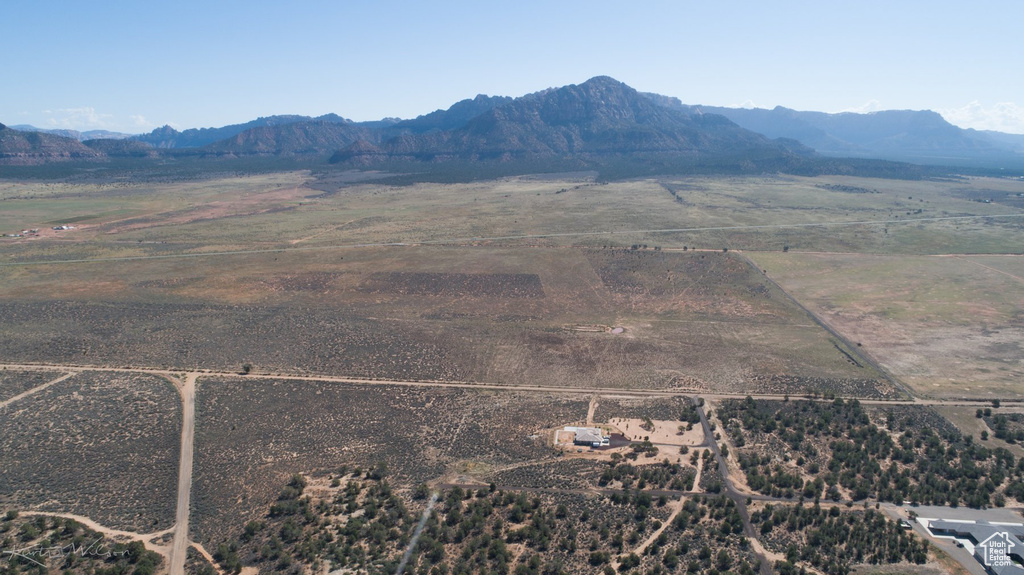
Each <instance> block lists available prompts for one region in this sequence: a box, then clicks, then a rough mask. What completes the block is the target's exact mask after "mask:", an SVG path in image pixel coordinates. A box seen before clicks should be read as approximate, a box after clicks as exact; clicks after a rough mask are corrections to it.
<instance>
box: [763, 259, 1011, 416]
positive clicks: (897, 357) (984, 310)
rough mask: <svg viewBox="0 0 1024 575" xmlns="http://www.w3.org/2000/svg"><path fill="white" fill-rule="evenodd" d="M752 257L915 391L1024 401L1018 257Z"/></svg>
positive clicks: (938, 395)
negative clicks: (1021, 399) (1021, 382)
mask: <svg viewBox="0 0 1024 575" xmlns="http://www.w3.org/2000/svg"><path fill="white" fill-rule="evenodd" d="M751 257H752V258H753V259H754V260H755V261H756V262H757V263H758V265H759V266H761V267H763V268H766V269H767V270H768V273H769V275H770V276H771V277H772V278H773V279H775V280H777V281H778V282H779V283H780V284H781V285H782V286H783V287H784V288H785V289H786V290H787V291H788V292H789V293H791V294H792V295H794V296H795V297H796V298H797V299H798V300H800V301H801V302H802V303H803V304H804V305H806V306H807V307H809V308H810V309H811V310H812V311H813V312H814V313H816V314H817V315H818V316H819V317H822V318H823V319H824V320H825V321H827V322H828V323H829V324H830V325H832V326H833V327H834V328H835V329H837V330H838V331H839V332H840V333H843V334H844V335H845V336H846V337H847V339H849V340H851V341H855V342H860V343H862V345H863V349H864V350H865V351H867V352H868V353H869V354H871V355H872V356H874V357H875V358H876V359H877V360H878V361H879V362H880V363H881V364H882V366H883V367H884V368H885V369H886V370H888V371H889V372H890V373H892V374H893V375H895V376H896V377H897V378H899V379H900V380H901V381H903V382H904V383H906V384H908V385H910V386H911V387H912V388H913V389H914V391H915V392H916V393H918V394H920V395H922V396H926V397H927V396H933V397H976V398H989V397H1004V398H1020V397H1024V390H1022V389H1021V387H1020V380H1021V377H1022V376H1024V348H1022V347H1021V342H1024V280H1022V279H1020V277H1016V274H1013V272H1015V271H1018V270H1019V269H1020V268H1022V267H1024V256H971V257H969V258H968V257H924V256H916V257H911V256H877V255H857V254H795V253H788V254H766V253H763V254H751ZM1021 277H1024V276H1021Z"/></svg>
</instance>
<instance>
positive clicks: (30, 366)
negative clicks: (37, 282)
mask: <svg viewBox="0 0 1024 575" xmlns="http://www.w3.org/2000/svg"><path fill="white" fill-rule="evenodd" d="M2 368H7V369H18V370H26V371H31V370H37V371H71V372H79V371H109V372H112V373H148V374H153V375H162V376H164V377H170V378H175V377H180V376H181V374H182V373H186V372H187V373H191V374H193V375H195V376H197V377H198V376H202V377H245V378H246V379H274V380H284V381H316V382H327V383H350V384H356V385H392V386H405V387H451V388H459V389H486V390H489V391H524V392H534V393H561V394H570V395H584V394H591V395H596V396H601V395H614V396H620V397H698V396H699V397H703V398H706V399H710V400H721V399H743V398H745V397H747V396H749V397H752V398H753V399H766V400H775V401H784V400H786V399H790V398H792V399H800V400H811V401H820V402H825V403H831V402H832V401H833V400H832V399H826V398H823V397H815V398H808V397H804V396H799V395H796V394H794V395H792V396H790V395H785V394H774V393H723V392H699V391H694V390H691V389H686V390H683V389H679V390H672V389H665V390H645V389H621V388H617V387H549V386H543V385H504V384H500V383H474V382H468V381H424V380H420V381H409V380H393V379H364V378H356V377H341V376H328V375H292V374H287V373H250V374H248V375H244V376H243V375H240V374H238V373H237V372H232V371H215V370H210V369H198V370H191V371H190V370H188V369H167V368H153V367H107V366H98V365H67V364H63V365H62V364H43V363H0V369H2ZM993 399H999V400H1001V401H1002V402H1003V405H1004V407H1008V406H1010V405H1021V402H1020V401H1019V400H1018V399H1015V398H1001V397H991V398H985V399H981V398H979V399H921V398H913V399H892V400H890V399H858V400H857V401H859V402H860V403H861V404H862V405H931V406H942V405H945V406H951V407H983V406H985V405H989V404H990V403H991V401H992V400H993Z"/></svg>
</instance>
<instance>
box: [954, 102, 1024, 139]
mask: <svg viewBox="0 0 1024 575" xmlns="http://www.w3.org/2000/svg"><path fill="white" fill-rule="evenodd" d="M938 112H939V113H940V114H942V117H943V118H945V119H946V121H947V122H949V123H950V124H954V125H956V126H960V127H961V128H974V129H976V130H995V131H997V132H1009V133H1011V134H1024V107H1021V106H1018V105H1017V104H1015V103H1013V102H1000V103H998V104H993V105H991V106H986V105H984V104H981V103H980V102H978V101H977V100H975V101H974V102H971V103H970V104H967V105H966V106H963V107H960V108H950V109H947V110H938Z"/></svg>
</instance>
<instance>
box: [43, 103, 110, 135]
mask: <svg viewBox="0 0 1024 575" xmlns="http://www.w3.org/2000/svg"><path fill="white" fill-rule="evenodd" d="M43 113H44V114H46V115H48V116H49V118H47V119H46V124H47V127H49V128H63V129H67V130H99V129H105V128H107V126H108V125H109V121H110V119H111V118H113V117H114V115H113V114H101V113H99V112H97V111H96V108H93V107H91V106H84V107H81V108H59V109H56V110H44V111H43Z"/></svg>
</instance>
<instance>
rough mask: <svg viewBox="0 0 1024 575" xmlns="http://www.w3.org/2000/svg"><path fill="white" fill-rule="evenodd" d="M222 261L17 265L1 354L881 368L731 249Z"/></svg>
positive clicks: (324, 362)
mask: <svg viewBox="0 0 1024 575" xmlns="http://www.w3.org/2000/svg"><path fill="white" fill-rule="evenodd" d="M275 260H276V261H275ZM216 261H217V264H218V265H217V266H216V267H210V266H195V265H193V264H194V263H195V262H192V261H188V262H186V261H183V260H141V261H128V262H116V263H81V264H63V265H61V266H31V267H28V266H27V267H21V268H16V269H14V270H13V271H12V272H11V273H10V274H9V275H8V276H7V277H6V278H3V279H0V284H3V285H4V287H5V288H7V289H6V293H7V294H9V295H8V297H7V298H5V300H4V301H0V309H2V311H3V313H4V315H5V317H7V318H8V319H7V321H6V322H5V323H4V324H3V325H2V326H0V348H2V349H3V350H4V353H5V355H6V359H8V360H12V361H13V360H17V361H34V362H58V363H65V362H72V363H90V364H99V365H142V366H162V367H168V368H175V369H177V368H210V369H218V370H239V369H240V368H241V365H242V364H243V363H252V364H253V365H254V366H256V368H257V370H259V371H265V372H270V373H280V372H313V373H327V374H334V375H349V376H359V377H372V378H380V379H397V380H454V381H471V382H484V383H498V384H509V385H545V386H554V387H587V386H591V387H593V386H600V387H617V388H635V389H681V390H692V391H701V390H715V391H737V392H743V391H748V390H763V391H773V392H783V393H803V392H806V391H814V390H818V391H820V389H819V388H820V387H821V385H823V384H822V381H823V380H825V379H830V380H836V381H847V382H867V384H866V387H865V389H864V390H863V391H864V393H865V394H867V395H869V396H876V395H877V393H876V392H874V390H873V384H872V382H875V381H876V380H878V379H879V374H878V373H877V372H875V371H874V370H872V369H871V368H869V367H862V366H857V365H855V364H853V363H851V362H850V361H849V360H848V358H847V356H846V355H845V354H844V352H843V351H842V350H840V349H837V345H838V344H837V342H834V341H832V340H830V338H829V337H828V335H827V333H826V332H825V331H824V330H822V329H821V328H820V327H818V326H817V325H815V324H814V322H813V320H812V318H810V317H809V316H807V314H805V313H804V312H803V311H802V310H800V309H799V308H798V307H796V306H795V305H793V304H792V303H791V302H790V301H788V300H787V299H786V298H785V297H784V295H783V294H781V292H779V291H778V290H777V289H776V288H775V287H774V286H772V285H771V284H770V282H768V281H767V280H766V279H765V278H764V277H763V276H762V274H760V273H759V272H758V271H757V270H755V269H754V268H752V267H751V266H750V265H748V264H747V263H746V262H745V261H744V259H743V258H742V257H740V256H735V255H733V254H726V253H721V252H667V251H655V250H653V249H647V250H643V249H640V250H628V249H625V250H624V249H604V250H602V249H580V248H541V247H537V248H526V249H514V248H498V247H486V246H481V247H474V246H465V247H444V246H436V247H435V246H430V247H427V246H424V247H391V248H384V247H377V248H364V249H360V250H353V251H350V252H345V253H344V254H342V253H338V252H334V253H330V254H313V253H301V254H290V255H288V256H287V257H284V256H278V255H277V254H273V255H271V254H266V255H245V256H236V257H231V258H219V259H217V260H216ZM614 327H621V328H623V330H624V331H623V333H612V330H613V328H614Z"/></svg>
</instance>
